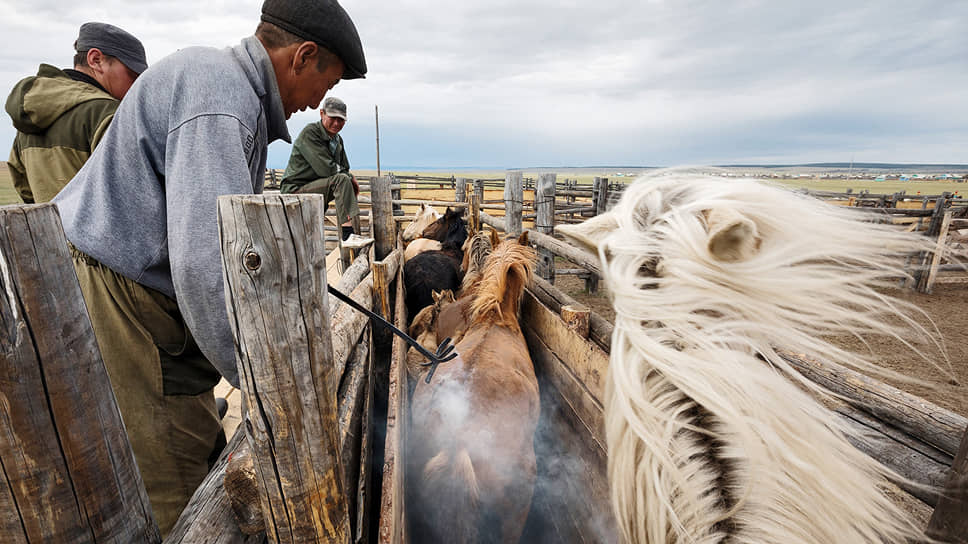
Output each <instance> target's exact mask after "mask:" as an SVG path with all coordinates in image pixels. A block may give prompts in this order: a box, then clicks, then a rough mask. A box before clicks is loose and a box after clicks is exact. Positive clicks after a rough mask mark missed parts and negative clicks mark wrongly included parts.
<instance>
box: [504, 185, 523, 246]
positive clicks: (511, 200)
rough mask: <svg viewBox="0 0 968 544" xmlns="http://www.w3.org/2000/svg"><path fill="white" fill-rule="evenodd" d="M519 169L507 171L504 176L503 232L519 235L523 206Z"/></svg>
mask: <svg viewBox="0 0 968 544" xmlns="http://www.w3.org/2000/svg"><path fill="white" fill-rule="evenodd" d="M522 183H523V179H522V173H521V171H520V170H519V171H516V172H508V173H507V175H506V176H505V178H504V232H506V233H508V235H509V236H520V235H521V213H522V209H523V207H524V186H523V185H522Z"/></svg>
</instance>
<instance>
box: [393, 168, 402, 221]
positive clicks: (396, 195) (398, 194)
mask: <svg viewBox="0 0 968 544" xmlns="http://www.w3.org/2000/svg"><path fill="white" fill-rule="evenodd" d="M400 187H401V185H400V180H398V179H397V178H396V177H394V176H393V175H392V174H391V175H390V196H391V199H392V200H400V199H401V198H402V189H401V188H400ZM391 208H392V209H393V215H403V206H401V205H400V204H396V203H394V204H393V205H392V206H391Z"/></svg>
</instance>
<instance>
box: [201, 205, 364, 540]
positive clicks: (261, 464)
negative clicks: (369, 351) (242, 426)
mask: <svg viewBox="0 0 968 544" xmlns="http://www.w3.org/2000/svg"><path fill="white" fill-rule="evenodd" d="M323 209H324V200H323V197H322V196H321V195H319V196H316V195H312V196H309V197H307V196H305V195H300V196H298V197H297V196H294V195H228V196H222V197H220V198H219V200H218V221H219V233H220V236H221V240H222V264H223V273H224V277H225V282H226V291H225V292H226V294H225V299H226V306H227V308H228V313H229V316H230V319H229V321H230V323H231V325H232V331H233V333H234V335H235V338H236V342H237V345H238V351H237V353H238V357H239V361H238V364H239V376H240V379H241V382H242V391H243V393H244V395H245V399H246V402H247V404H248V407H249V418H248V419H247V421H246V434H247V438H248V441H249V446H250V447H251V450H252V457H253V461H254V463H255V470H256V473H257V475H258V480H259V482H260V484H261V485H260V494H261V503H262V511H263V513H264V515H265V522H266V536H267V537H268V538H269V541H270V542H273V543H281V542H285V543H289V542H292V543H301V542H333V543H340V544H343V543H347V542H349V538H350V528H349V515H348V511H347V504H346V496H345V491H344V488H343V485H344V484H343V474H344V471H343V468H342V467H341V466H340V465H341V462H340V443H339V434H338V424H337V409H336V390H337V386H338V382H339V376H337V375H336V365H334V364H333V345H332V340H331V337H330V330H331V323H330V313H329V305H328V303H327V294H326V246H325V243H324V241H323V240H324V238H323V230H322V228H321V227H322V224H321V222H320V221H319V217H321V216H322V214H323ZM280 233H282V234H280Z"/></svg>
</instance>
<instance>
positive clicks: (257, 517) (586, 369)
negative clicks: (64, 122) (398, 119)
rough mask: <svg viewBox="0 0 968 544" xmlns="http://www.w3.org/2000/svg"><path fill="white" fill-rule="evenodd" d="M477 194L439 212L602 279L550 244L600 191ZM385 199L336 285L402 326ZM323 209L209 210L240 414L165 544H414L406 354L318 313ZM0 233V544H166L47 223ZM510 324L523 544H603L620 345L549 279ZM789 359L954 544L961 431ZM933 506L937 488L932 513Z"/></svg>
mask: <svg viewBox="0 0 968 544" xmlns="http://www.w3.org/2000/svg"><path fill="white" fill-rule="evenodd" d="M469 181H470V183H468V182H467V181H465V182H464V183H460V184H458V183H456V182H455V190H456V187H457V186H461V187H462V188H463V191H464V193H463V194H455V195H454V200H453V201H450V205H453V206H463V207H467V208H469V210H470V212H471V213H470V217H469V221H470V223H471V224H476V225H481V224H489V225H491V226H492V227H495V228H497V229H499V230H501V231H504V232H520V231H522V230H527V231H528V232H529V237H530V239H531V241H532V242H533V243H534V245H536V246H537V247H538V249H539V250H541V253H542V257H541V258H542V260H543V263H544V264H543V266H542V269H543V270H544V274H545V275H547V274H548V273H549V271H548V269H549V268H551V269H552V270H553V268H554V266H553V264H554V263H553V259H554V258H558V257H561V258H564V259H567V260H569V261H571V262H573V263H575V266H578V267H580V268H582V269H584V270H586V271H587V272H588V274H589V275H594V276H595V277H597V276H598V275H599V274H600V269H599V265H598V263H597V259H596V258H595V256H593V255H591V254H589V253H587V252H584V251H583V250H580V249H577V248H575V247H572V246H570V245H568V244H565V243H563V242H561V241H559V240H557V239H556V238H555V237H554V232H553V227H554V223H555V220H556V219H558V218H559V217H567V216H568V214H575V215H576V216H579V215H580V214H581V213H585V212H586V211H587V212H588V213H589V214H595V213H600V212H601V211H604V210H605V209H606V207H607V203H608V201H609V196H608V195H609V194H610V191H611V188H610V187H609V184H608V182H607V181H602V182H600V183H599V188H598V193H599V199H596V200H594V201H593V202H594V210H591V209H587V210H586V209H584V208H590V207H591V206H589V205H588V204H586V203H582V204H580V205H581V206H584V208H583V209H582V210H578V211H570V210H569V209H568V208H565V210H566V212H564V213H559V212H557V211H555V210H556V206H555V204H556V201H555V199H556V198H557V196H558V195H557V193H558V184H557V183H555V176H554V175H553V174H550V175H542V176H540V177H539V178H538V179H537V180H536V182H535V187H534V189H533V193H535V194H537V195H538V197H537V198H534V199H533V200H532V204H531V205H530V209H529V207H528V204H527V198H526V196H525V193H524V181H523V179H522V176H520V175H519V174H515V173H510V174H509V175H508V177H507V178H506V180H505V184H504V193H503V195H502V196H503V201H502V202H500V203H499V202H488V201H487V199H485V198H484V196H485V195H486V191H485V188H484V187H483V186H480V185H479V184H477V183H475V182H474V180H469ZM395 184H396V185H399V181H397V180H394V179H393V178H391V177H389V176H387V177H381V178H377V179H374V180H372V181H370V183H369V184H368V187H367V192H369V193H370V196H369V198H366V201H367V204H368V208H369V209H367V210H366V212H367V213H366V221H364V222H362V224H361V228H362V230H363V231H364V232H365V233H367V234H369V235H371V236H372V237H373V238H374V239H375V242H374V243H373V244H372V246H371V247H370V248H369V250H368V251H362V252H361V253H360V255H358V256H357V257H356V258H355V260H354V261H353V262H352V263H351V264H349V265H348V266H347V267H346V268H345V270H344V271H343V272H342V275H341V277H340V280H339V282H338V284H337V288H338V289H339V290H340V291H342V292H344V293H348V294H349V295H350V298H352V300H354V301H355V302H356V303H358V304H360V305H363V306H365V307H369V308H372V309H373V310H374V311H375V312H376V313H378V314H380V315H382V316H384V317H386V318H388V319H391V320H393V321H394V322H395V323H397V324H399V325H402V324H404V323H406V309H405V306H404V304H403V296H402V295H403V281H402V274H403V268H404V267H403V257H402V252H401V248H400V247H399V244H398V243H397V237H396V232H397V230H398V229H397V226H398V225H399V224H400V223H401V219H402V218H403V217H405V216H401V215H400V214H402V213H405V212H403V211H402V210H401V211H399V212H397V211H395V210H394V205H395V204H396V205H397V206H401V207H403V206H410V205H412V204H411V202H413V200H415V199H403V198H402V195H401V194H400V193H399V192H398V193H397V194H394V191H395V189H394V185H395ZM508 185H512V187H510V188H508ZM566 187H567V185H566ZM479 189H480V190H479ZM568 190H571V189H567V188H565V189H561V191H568ZM396 191H399V189H396ZM468 193H470V194H469V195H468ZM579 198H581V197H579ZM361 200H362V199H361ZM495 200H496V199H495ZM534 202H537V203H538V204H537V205H535V204H534ZM579 202H580V201H577V200H576V202H575V203H574V204H578V203H579ZM581 202H583V201H581ZM323 207H324V204H323V202H322V198H321V197H319V196H315V195H300V196H295V195H277V194H266V195H255V196H252V195H249V196H226V197H222V198H221V199H220V201H219V224H220V233H221V237H222V251H223V265H224V275H225V280H226V286H227V288H226V304H227V308H228V311H229V315H230V319H231V320H232V323H233V330H234V333H235V335H236V340H237V344H238V353H239V361H238V363H239V369H240V374H241V375H242V379H241V381H242V390H243V399H244V401H245V415H244V418H243V424H242V425H240V427H239V430H238V431H237V432H236V434H235V435H234V436H233V437H232V439H231V441H230V442H229V445H228V446H227V447H226V449H225V451H224V452H223V454H222V456H221V458H220V459H219V461H218V463H217V464H216V466H215V468H214V469H213V470H212V471H211V473H210V474H209V475H208V477H207V478H206V479H205V481H204V482H203V483H202V485H201V486H200V487H199V488H198V490H197V491H196V493H195V495H194V496H193V497H192V499H191V501H190V502H189V504H188V506H187V507H186V509H185V511H184V512H183V513H182V516H181V517H180V519H179V520H178V523H177V524H176V526H175V528H174V529H173V531H172V532H171V533H170V534H169V535H168V537H167V538H166V539H165V543H247V544H248V543H261V542H266V541H268V542H273V543H275V542H293V543H303V542H338V543H341V544H345V543H349V542H353V543H405V542H408V538H407V527H406V500H405V497H406V495H405V488H406V482H407V478H408V475H407V474H406V473H405V466H406V462H405V461H406V452H407V421H408V420H409V418H410V417H419V414H411V413H410V411H409V403H408V394H407V386H406V383H407V380H406V374H405V372H406V365H405V364H404V363H405V357H406V345H405V344H404V343H403V342H402V341H401V340H400V339H399V338H396V337H394V338H393V339H392V340H391V339H390V338H388V337H387V336H386V333H385V331H384V330H383V329H381V328H379V327H378V326H376V325H373V324H371V323H370V320H369V318H367V317H366V316H365V315H363V314H361V313H359V312H357V311H356V310H354V309H353V308H351V307H350V306H349V305H347V304H345V303H339V302H337V301H336V300H335V299H334V298H333V297H331V296H329V295H328V294H327V288H326V285H327V281H328V280H327V273H326V267H325V257H326V254H327V251H326V238H327V237H326V236H325V232H326V227H327V225H326V224H325V222H324V221H323V220H322V217H323ZM575 207H578V206H575ZM482 209H495V210H503V211H504V213H503V215H504V217H499V216H492V215H489V214H488V213H486V212H484V211H482ZM42 213H44V214H46V216H43V217H41V219H40V220H35V219H34V216H35V215H36V216H40V215H42ZM529 213H533V214H534V218H533V221H532V225H533V226H529V225H528V222H527V221H528V219H526V217H527V216H528V215H529ZM402 220H403V221H405V220H406V219H402ZM0 221H2V222H3V226H4V228H3V229H0V281H2V282H3V287H4V288H3V289H2V293H3V300H4V304H3V305H2V306H0V308H2V312H3V314H2V315H3V316H4V320H3V322H4V323H5V324H6V327H5V329H4V330H5V331H6V335H5V336H4V337H3V338H4V339H5V340H4V343H3V346H4V348H3V349H4V350H5V357H4V358H3V363H2V364H3V365H5V366H6V367H7V368H6V369H5V372H4V374H3V378H2V379H0V401H2V402H0V460H2V466H3V469H4V470H3V472H2V476H3V478H4V479H5V480H4V485H3V486H2V487H0V530H3V531H4V532H3V533H2V534H3V535H4V539H5V540H4V541H7V536H8V535H13V536H12V537H11V538H10V539H9V541H11V542H27V543H34V542H49V541H58V542H60V541H63V542H125V543H128V542H131V543H141V542H152V543H154V542H158V541H159V540H160V538H159V536H158V533H157V529H155V528H154V524H153V522H152V521H151V519H150V516H148V515H147V513H148V512H149V509H148V508H147V502H146V498H145V493H144V489H143V487H142V485H141V482H140V479H139V478H138V477H137V476H138V472H137V470H135V469H134V467H133V457H132V456H131V454H130V446H129V445H128V443H127V440H126V437H125V435H124V433H123V426H122V425H121V424H120V418H119V417H118V413H117V408H116V406H115V405H114V404H113V395H112V393H111V391H110V389H109V386H108V383H107V379H106V374H105V373H104V372H103V364H101V365H99V364H98V363H99V357H98V356H97V354H96V352H97V347H96V342H94V339H93V333H92V331H91V330H90V326H89V323H88V322H86V313H85V312H83V311H82V310H83V304H81V300H82V299H81V297H80V293H79V289H78V288H77V287H76V286H77V284H76V281H71V279H72V267H71V262H70V258H69V256H68V253H67V245H66V241H65V240H64V238H63V234H62V232H61V231H60V229H59V222H58V221H57V217H56V213H54V208H53V206H52V205H41V206H16V207H8V208H4V209H3V210H2V213H0ZM45 241H46V242H45ZM560 272H561V271H560V270H559V271H558V273H560ZM522 314H523V315H522V319H521V323H522V329H523V332H524V335H525V337H526V340H527V342H528V346H529V350H530V352H531V355H532V359H533V360H534V363H535V369H536V374H537V375H538V378H539V383H540V390H541V401H542V403H541V404H542V406H541V411H542V413H541V420H540V422H539V427H538V431H537V434H536V439H535V447H536V453H537V457H538V482H537V486H536V490H535V496H534V501H533V506H532V510H531V513H530V516H529V518H528V524H527V526H526V529H525V535H524V538H523V540H524V541H527V542H588V541H591V542H617V541H618V537H617V533H616V531H615V526H614V521H613V519H612V517H611V513H610V508H609V506H608V504H609V497H608V489H607V481H606V478H605V464H606V454H607V452H606V451H605V439H604V434H603V433H604V428H603V421H604V408H603V402H602V399H603V396H604V395H603V393H604V384H605V376H606V372H607V365H608V354H609V348H610V342H611V336H612V325H611V324H610V323H609V322H608V321H606V320H605V319H603V318H601V317H600V316H597V315H596V314H594V313H593V312H590V311H589V310H588V308H586V307H583V306H582V305H580V304H578V303H577V302H576V301H574V300H572V299H571V298H569V297H568V296H567V295H565V294H564V293H562V292H561V291H560V290H558V289H557V288H555V287H554V285H552V283H550V282H549V281H547V280H545V279H543V278H542V277H537V278H535V280H534V282H533V285H531V286H529V288H528V290H527V291H526V293H525V296H524V301H523V303H522ZM85 323H87V325H85ZM79 357H80V358H81V359H84V360H82V361H79ZM789 358H790V360H791V362H793V363H794V364H795V365H797V367H798V368H800V369H801V371H802V372H803V373H804V375H805V376H807V377H808V378H810V379H812V380H814V381H816V382H817V383H820V384H822V385H824V386H825V387H828V388H830V389H831V390H833V391H835V392H837V393H838V394H840V395H842V396H843V397H844V399H846V401H847V405H846V406H845V407H844V408H841V409H839V411H840V413H841V415H842V416H843V417H845V418H848V419H849V421H850V422H851V423H850V425H851V426H853V427H854V428H857V429H858V432H857V433H856V434H855V435H854V436H853V437H852V439H853V440H855V443H856V444H857V445H858V447H859V448H861V449H862V450H863V451H865V452H867V453H868V454H870V455H871V456H872V457H874V458H876V459H878V460H880V461H881V462H883V463H885V464H886V465H887V466H889V467H891V468H893V469H894V470H895V471H897V472H899V473H900V474H901V475H903V476H905V477H907V478H908V479H909V480H911V481H912V482H913V483H914V484H915V485H913V486H908V488H909V489H910V491H912V492H913V493H914V495H915V496H917V497H918V498H920V499H921V500H923V501H925V502H926V503H927V504H929V505H930V506H932V507H935V510H934V516H933V517H932V519H931V522H930V526H929V528H928V534H930V535H931V536H932V537H934V538H936V539H938V540H939V541H943V542H965V541H966V535H968V527H966V524H968V434H966V427H968V419H966V418H964V417H962V416H959V415H957V414H954V413H951V412H949V411H946V410H944V409H942V408H939V407H937V406H934V405H932V404H930V403H927V402H926V401H924V400H922V399H918V398H916V397H913V396H911V395H907V394H905V393H902V392H900V391H897V390H895V389H892V388H890V387H888V386H886V385H885V384H882V383H880V382H877V381H874V380H871V379H870V378H867V377H865V376H862V375H858V374H856V373H851V372H850V371H847V370H846V369H842V368H840V367H838V366H836V365H834V364H832V363H830V362H823V361H805V360H802V359H800V358H798V357H797V356H796V355H795V354H789ZM445 364H446V363H445ZM11 376H13V378H11ZM861 429H863V431H864V432H860V430H861ZM52 444H56V445H57V446H58V447H52ZM28 461H29V462H28ZM936 489H943V491H942V493H941V495H940V498H939V495H938V494H937V493H936V492H935V491H933V490H936ZM243 529H244V530H245V532H243ZM60 535H65V536H64V537H63V538H62V537H61V536H60ZM415 544H416V543H415Z"/></svg>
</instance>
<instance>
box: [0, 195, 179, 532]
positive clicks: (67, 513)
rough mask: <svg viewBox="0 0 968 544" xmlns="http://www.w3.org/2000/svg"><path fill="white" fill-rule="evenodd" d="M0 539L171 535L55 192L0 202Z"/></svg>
mask: <svg viewBox="0 0 968 544" xmlns="http://www.w3.org/2000/svg"><path fill="white" fill-rule="evenodd" d="M0 284H2V288H0V323H2V325H3V333H2V335H0V461H2V470H0V540H2V541H3V542H17V543H40V542H71V543H102V542H111V543H118V544H122V543H125V542H134V543H143V542H151V543H156V542H160V541H161V535H160V534H159V533H158V528H157V527H156V526H155V522H154V520H153V519H152V517H151V506H150V504H149V502H148V495H147V493H146V492H145V489H144V484H143V482H142V480H141V474H140V473H139V472H138V467H137V465H136V464H135V460H134V453H133V452H132V450H131V445H130V444H129V443H128V437H127V434H126V433H125V430H124V425H123V424H122V422H121V414H120V412H119V411H118V406H117V403H116V401H115V398H114V392H113V391H112V390H111V383H110V381H109V379H108V374H107V371H106V369H105V367H104V362H103V361H102V359H101V354H100V351H98V347H97V342H96V341H95V338H94V330H93V329H92V327H91V321H90V319H89V317H88V313H87V307H86V306H85V305H84V298H83V296H82V295H81V288H80V286H79V284H78V282H77V276H76V275H75V273H74V267H73V265H72V263H71V257H70V254H69V253H68V246H67V239H66V238H65V237H64V231H63V229H62V228H61V223H60V216H59V215H58V214H57V208H56V207H55V206H54V205H53V204H41V205H36V206H33V205H32V206H7V207H3V208H0Z"/></svg>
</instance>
